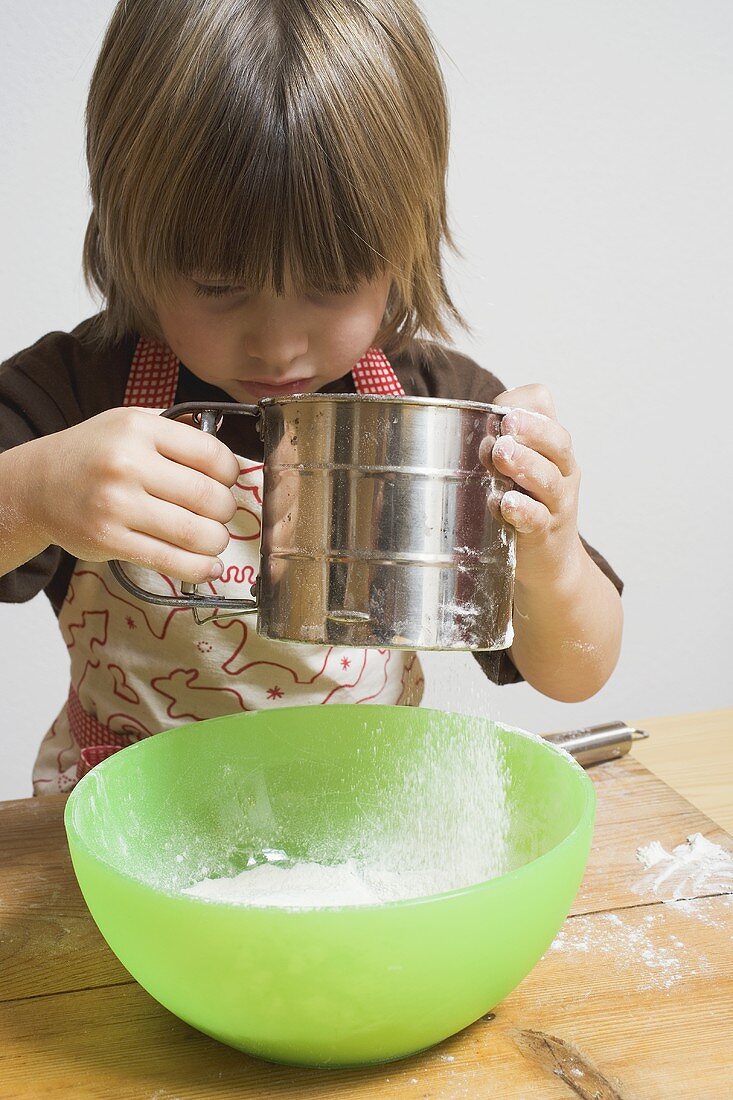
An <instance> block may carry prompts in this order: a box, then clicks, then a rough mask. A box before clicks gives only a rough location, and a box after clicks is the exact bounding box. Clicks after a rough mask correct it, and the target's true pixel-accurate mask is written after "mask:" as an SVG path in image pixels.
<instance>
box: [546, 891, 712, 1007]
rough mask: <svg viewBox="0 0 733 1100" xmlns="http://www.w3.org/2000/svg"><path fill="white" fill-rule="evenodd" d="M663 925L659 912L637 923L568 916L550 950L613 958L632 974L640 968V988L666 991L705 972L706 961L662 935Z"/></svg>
mask: <svg viewBox="0 0 733 1100" xmlns="http://www.w3.org/2000/svg"><path fill="white" fill-rule="evenodd" d="M633 912H636V911H635V910H634V911H633ZM664 922H665V914H664V913H663V912H662V913H647V914H646V915H645V916H644V917H643V918H642V920H641V923H639V922H638V920H635V921H634V923H633V924H632V923H630V922H627V921H625V920H623V919H622V918H621V917H620V916H619V915H618V914H617V913H596V914H593V915H592V916H587V917H585V916H581V917H572V918H571V919H570V920H569V921H568V922H567V923H566V925H565V926H564V928H563V929H562V930H561V931H560V933H559V934H558V935H557V936H556V937H555V940H554V941H553V943H552V945H551V947H550V951H563V952H567V953H570V954H576V955H580V954H582V955H587V956H588V957H589V959H592V960H595V961H598V960H602V958H603V956H604V955H605V956H607V957H613V959H614V960H615V961H616V962H618V963H619V965H620V966H622V967H624V968H626V969H628V970H630V971H634V972H635V973H638V971H639V968H640V967H643V968H644V971H643V973H644V980H643V981H642V984H641V985H640V987H639V988H640V989H670V988H671V987H672V986H674V985H675V984H676V983H677V982H679V981H682V978H683V977H685V976H686V975H689V974H693V975H694V974H697V973H705V971H706V970H708V969H709V967H710V961H709V959H708V958H707V957H706V956H705V955H700V954H697V953H691V949H690V948H688V947H687V945H686V944H685V943H684V941H683V940H681V939H680V938H679V936H676V935H675V934H674V933H667V934H666V935H665V934H664ZM652 933H653V935H652ZM683 960H684V965H683ZM690 964H692V969H690Z"/></svg>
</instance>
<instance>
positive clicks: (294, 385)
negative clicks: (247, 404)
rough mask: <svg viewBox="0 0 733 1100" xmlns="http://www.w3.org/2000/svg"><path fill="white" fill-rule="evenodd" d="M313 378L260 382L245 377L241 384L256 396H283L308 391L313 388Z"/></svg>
mask: <svg viewBox="0 0 733 1100" xmlns="http://www.w3.org/2000/svg"><path fill="white" fill-rule="evenodd" d="M312 382H313V379H312V378H296V379H295V380H294V381H292V382H280V383H274V382H259V381H255V380H254V379H251V380H250V379H249V378H244V379H242V382H241V385H242V386H243V387H244V388H245V389H246V390H247V392H248V393H251V394H252V395H253V396H254V397H258V398H260V397H283V396H287V395H288V394H293V393H306V392H308V390H309V389H310V388H311V384H312Z"/></svg>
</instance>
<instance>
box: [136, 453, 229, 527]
mask: <svg viewBox="0 0 733 1100" xmlns="http://www.w3.org/2000/svg"><path fill="white" fill-rule="evenodd" d="M237 467H239V464H238V463H237ZM143 476H144V480H143V488H144V489H145V491H146V492H147V493H149V494H150V496H153V497H157V498H158V499H159V500H166V501H169V502H170V503H171V504H177V505H179V506H180V507H181V508H186V509H187V510H188V511H189V512H194V513H195V514H196V515H198V516H204V517H205V518H207V519H213V520H216V521H217V522H218V523H229V521H230V520H231V519H233V518H234V516H235V514H236V511H237V502H236V500H235V499H234V494H233V493H232V491H231V489H229V488H228V487H227V486H226V485H223V484H221V482H219V481H216V480H214V479H213V478H211V477H209V476H207V475H206V474H203V473H201V472H200V471H198V470H191V469H190V468H189V467H188V466H181V465H179V464H178V463H176V462H171V461H170V460H169V459H167V458H163V456H162V455H154V456H153V458H152V461H150V462H149V463H148V465H147V466H146V469H145V471H144V475H143Z"/></svg>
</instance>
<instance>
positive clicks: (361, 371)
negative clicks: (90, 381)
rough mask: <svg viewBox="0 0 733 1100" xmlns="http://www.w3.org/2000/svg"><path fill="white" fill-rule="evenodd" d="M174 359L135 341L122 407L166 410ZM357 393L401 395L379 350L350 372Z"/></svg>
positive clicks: (172, 393)
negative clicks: (135, 345) (132, 406)
mask: <svg viewBox="0 0 733 1100" xmlns="http://www.w3.org/2000/svg"><path fill="white" fill-rule="evenodd" d="M179 366H180V363H179V360H178V357H177V356H176V355H175V354H174V352H172V351H171V349H170V348H169V347H168V346H167V345H166V344H160V343H158V342H157V341H155V340H144V339H142V338H141V339H140V340H138V343H137V347H136V348H135V354H134V355H133V357H132V363H131V365H130V374H129V376H128V379H127V387H126V389H125V396H124V399H123V405H142V406H143V407H144V408H148V409H167V408H168V407H169V406H170V405H173V404H174V403H175V400H176V390H177V389H178V369H179ZM351 374H352V377H353V379H354V386H355V387H356V392H357V393H376V394H383V395H385V396H388V397H401V396H404V393H405V391H404V389H403V388H402V386H401V385H400V382H399V379H398V378H397V375H396V374H395V372H394V369H393V368H392V364H391V363H390V361H389V359H388V358H387V356H386V355H385V354H384V352H383V351H382V349H381V348H377V347H371V348H369V350H368V351H366V352H365V353H364V355H362V357H361V359H360V360H359V362H358V363H357V364H356V365H355V366H354V367H353V369H352V371H351Z"/></svg>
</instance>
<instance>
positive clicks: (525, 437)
mask: <svg viewBox="0 0 733 1100" xmlns="http://www.w3.org/2000/svg"><path fill="white" fill-rule="evenodd" d="M501 434H502V436H511V437H512V438H513V439H514V440H516V442H517V443H521V444H523V445H524V446H525V447H529V448H530V449H531V450H533V451H536V452H537V453H538V454H540V455H543V456H544V457H545V458H546V459H548V460H549V461H550V462H552V463H554V464H555V466H557V468H558V469H559V471H560V473H561V474H562V475H563V476H565V477H567V476H569V475H570V474H572V473H573V472H574V470H575V455H574V454H573V441H572V439H571V437H570V432H569V431H567V429H566V428H563V426H562V424H558V422H557V420H553V419H551V418H550V417H548V416H545V415H543V414H540V413H534V412H529V411H527V410H525V409H518V408H515V409H512V411H511V412H510V413H507V415H506V416H505V417H503V418H502V421H501Z"/></svg>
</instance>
